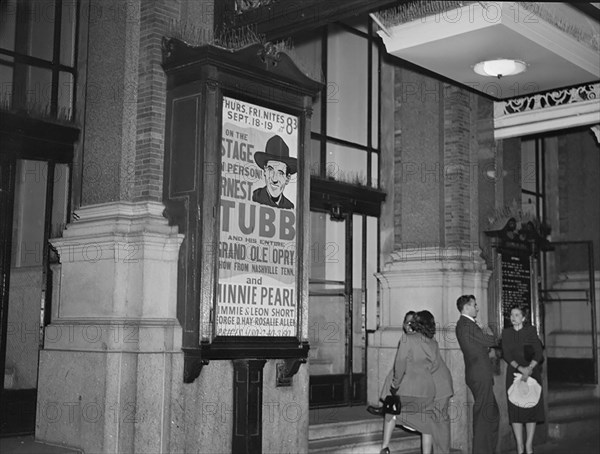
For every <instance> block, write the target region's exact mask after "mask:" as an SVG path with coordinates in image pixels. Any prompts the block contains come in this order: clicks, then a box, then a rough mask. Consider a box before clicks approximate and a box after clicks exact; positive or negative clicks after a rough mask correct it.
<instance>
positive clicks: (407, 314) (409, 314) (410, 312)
mask: <svg viewBox="0 0 600 454" xmlns="http://www.w3.org/2000/svg"><path fill="white" fill-rule="evenodd" d="M416 314H417V313H416V312H415V311H408V312H407V313H406V314H404V321H406V319H407V318H408V317H410V318H415V315H416Z"/></svg>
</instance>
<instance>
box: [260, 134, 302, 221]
mask: <svg viewBox="0 0 600 454" xmlns="http://www.w3.org/2000/svg"><path fill="white" fill-rule="evenodd" d="M254 161H255V162H256V164H257V165H258V166H259V167H260V168H261V169H263V173H264V176H265V186H263V187H262V188H258V189H256V190H254V192H253V193H252V200H253V201H254V202H258V203H260V204H263V205H269V206H272V207H275V208H283V209H288V210H291V209H293V208H294V204H293V203H292V202H291V201H290V200H289V199H288V198H287V197H286V196H285V195H283V190H284V189H285V187H286V186H287V184H288V183H289V182H290V179H291V177H292V175H293V174H295V173H296V172H297V171H298V163H297V159H296V158H294V157H292V156H290V149H289V148H288V146H287V145H286V143H285V142H284V141H283V139H282V138H281V137H280V136H278V135H275V136H273V137H271V138H270V139H269V140H268V141H267V145H266V147H265V151H264V152H262V151H258V152H256V153H254Z"/></svg>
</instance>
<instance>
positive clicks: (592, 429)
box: [548, 415, 600, 440]
mask: <svg viewBox="0 0 600 454" xmlns="http://www.w3.org/2000/svg"><path fill="white" fill-rule="evenodd" d="M598 427H600V415H597V416H595V417H589V416H587V417H583V418H581V417H573V418H564V419H561V420H556V421H551V422H548V436H549V437H550V438H552V439H554V440H563V439H573V440H577V439H579V438H581V437H584V436H589V435H590V434H597V433H598Z"/></svg>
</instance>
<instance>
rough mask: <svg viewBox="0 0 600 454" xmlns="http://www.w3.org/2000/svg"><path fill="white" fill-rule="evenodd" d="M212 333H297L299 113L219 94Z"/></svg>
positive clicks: (272, 334) (267, 334) (264, 335)
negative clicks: (216, 262)
mask: <svg viewBox="0 0 600 454" xmlns="http://www.w3.org/2000/svg"><path fill="white" fill-rule="evenodd" d="M222 118H223V124H222V131H223V132H222V134H223V135H222V149H221V152H222V157H221V160H222V161H221V162H222V168H221V198H220V233H219V234H220V238H219V265H218V286H217V304H216V320H215V321H216V332H215V333H216V335H217V336H259V337H269V336H272V337H288V336H296V334H297V324H298V307H297V304H298V297H297V281H296V275H297V272H298V268H297V264H298V260H297V242H296V234H297V223H296V217H297V211H296V210H297V193H298V188H297V181H298V178H297V172H298V117H297V116H294V115H289V114H287V113H282V112H278V111H276V110H272V109H268V108H265V107H262V106H259V105H255V104H252V103H248V102H244V101H240V100H237V99H233V98H230V97H223V117H222Z"/></svg>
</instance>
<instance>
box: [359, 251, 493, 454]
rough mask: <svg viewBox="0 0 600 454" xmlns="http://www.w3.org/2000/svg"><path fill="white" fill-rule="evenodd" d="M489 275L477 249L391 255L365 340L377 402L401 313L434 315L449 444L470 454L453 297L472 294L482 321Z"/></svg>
mask: <svg viewBox="0 0 600 454" xmlns="http://www.w3.org/2000/svg"><path fill="white" fill-rule="evenodd" d="M490 276H491V271H489V270H487V269H486V265H485V262H484V261H483V259H481V257H480V251H478V250H460V249H453V252H452V254H450V253H448V251H445V253H441V251H440V250H439V249H437V248H431V249H419V250H415V251H409V250H403V251H402V253H393V254H392V262H390V263H388V264H386V266H385V268H384V269H383V271H382V272H381V273H380V274H378V275H377V278H378V280H379V283H380V285H381V295H382V297H381V307H380V327H379V328H378V329H377V330H376V331H375V332H374V333H372V334H370V338H369V351H368V356H367V358H368V371H369V380H368V390H367V395H368V400H369V402H371V403H376V402H377V400H378V398H379V392H380V387H381V386H382V384H383V380H384V379H385V376H386V375H387V373H388V372H389V370H390V368H391V367H392V365H393V361H394V356H395V353H396V347H397V344H398V339H399V337H400V334H401V332H402V322H403V319H404V314H405V313H406V312H407V311H409V310H414V311H420V310H428V311H430V312H431V313H432V314H433V315H434V317H435V319H436V324H437V329H436V340H437V341H438V343H439V346H440V352H441V355H442V357H443V359H444V360H445V361H446V364H447V365H448V368H449V369H450V371H451V373H452V378H453V384H454V396H453V397H452V399H451V402H450V411H451V417H452V426H451V431H452V432H451V433H452V448H454V449H459V450H461V451H462V452H464V453H466V452H470V446H471V443H472V414H471V408H472V396H471V393H470V391H469V390H468V388H467V386H466V383H465V372H464V368H465V365H464V359H463V355H462V352H461V351H460V347H459V345H458V341H457V340H456V335H455V331H454V330H455V326H456V321H457V320H458V317H459V312H458V310H457V308H456V300H457V298H458V297H459V296H461V295H465V294H468V295H471V294H472V295H475V297H476V298H477V302H478V305H479V308H480V309H479V314H480V316H481V319H482V321H483V322H484V323H485V322H487V320H486V314H487V313H488V311H487V304H488V292H487V288H488V281H489V279H490ZM498 380H499V379H498V378H496V381H498ZM496 398H497V399H501V398H503V396H501V395H498V396H496Z"/></svg>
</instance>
